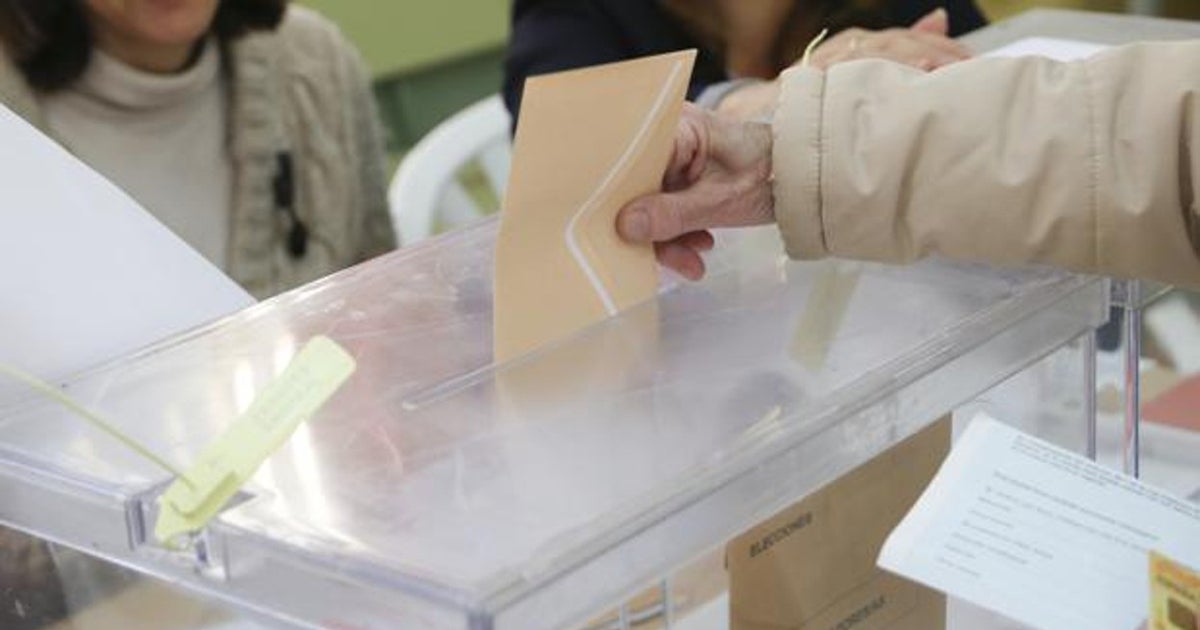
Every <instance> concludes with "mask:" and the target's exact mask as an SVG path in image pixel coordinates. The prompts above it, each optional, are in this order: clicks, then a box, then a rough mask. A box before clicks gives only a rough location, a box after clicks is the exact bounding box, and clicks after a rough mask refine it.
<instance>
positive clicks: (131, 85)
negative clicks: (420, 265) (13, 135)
mask: <svg viewBox="0 0 1200 630" xmlns="http://www.w3.org/2000/svg"><path fill="white" fill-rule="evenodd" d="M0 44H2V46H0V53H2V54H0V103H3V104H4V105H6V106H7V107H9V108H10V109H12V110H14V111H16V112H17V113H18V114H19V115H21V116H22V117H24V118H25V119H26V120H28V121H29V122H30V123H32V124H33V125H35V126H37V127H39V128H40V129H41V130H43V131H44V132H46V133H47V134H49V135H50V136H52V137H54V138H55V139H57V140H58V141H59V142H61V143H62V144H63V145H64V146H66V147H67V148H68V149H69V150H70V151H72V152H73V153H75V155H77V156H78V157H79V158H80V159H82V160H83V161H84V162H86V163H88V164H89V165H90V166H92V167H93V168H94V169H96V170H97V171H99V172H100V173H101V174H103V175H105V176H106V177H108V178H109V179H110V180H112V181H113V182H114V183H116V184H117V185H118V186H120V187H121V188H123V189H124V190H125V191H126V192H128V193H129V194H130V195H131V196H132V197H133V198H134V199H136V200H137V201H138V202H140V203H141V205H142V206H144V207H145V208H146V209H147V210H148V211H149V212H150V213H151V214H153V215H155V216H156V217H157V218H158V219H159V220H160V221H161V222H162V223H164V224H165V225H167V226H168V227H169V228H171V229H172V230H173V231H175V233H176V234H178V235H179V236H180V237H181V238H183V240H185V241H187V242H188V243H189V244H190V245H191V246H192V247H193V248H195V249H196V250H197V251H199V252H200V253H201V254H203V255H204V256H205V257H207V258H208V259H209V260H210V261H212V262H213V263H214V264H216V265H217V266H218V267H220V268H222V269H224V270H225V271H226V272H227V273H228V274H229V275H230V276H231V277H232V278H233V279H234V280H236V281H237V282H239V283H240V284H241V285H242V286H243V287H245V288H246V289H247V290H248V291H250V292H251V293H253V294H254V295H256V296H257V297H260V298H262V297H267V296H270V295H273V294H275V293H278V292H280V291H283V290H286V289H289V288H292V287H295V286H298V285H300V284H303V283H306V282H308V281H311V280H315V279H317V278H320V277H322V276H325V275H327V274H329V273H331V272H334V271H337V270H339V269H342V268H344V267H347V266H350V265H353V264H355V263H357V262H360V261H362V260H365V259H367V258H370V257H371V256H374V255H376V254H379V253H382V252H384V251H387V250H389V249H391V248H392V247H393V246H394V235H393V233H392V226H391V223H390V220H389V218H388V212H387V199H386V182H385V173H384V168H385V167H384V158H383V140H382V131H381V127H380V125H379V123H378V116H377V113H376V111H375V108H374V101H373V100H372V95H371V91H370V87H369V83H368V80H367V75H366V73H365V71H364V69H363V64H362V62H361V60H360V58H359V56H358V54H357V52H356V51H355V50H354V49H353V48H352V47H351V45H350V44H348V43H347V42H346V40H345V39H344V38H343V37H342V35H341V33H340V32H339V31H338V30H337V29H336V28H335V27H334V26H333V25H331V24H330V23H329V22H327V21H326V20H324V19H323V18H321V17H319V16H318V15H317V14H315V13H313V12H312V11H309V10H306V9H302V8H299V7H290V8H289V7H288V3H287V2H286V0H176V1H173V2H161V1H156V0H0Z"/></svg>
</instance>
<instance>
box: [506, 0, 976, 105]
mask: <svg viewBox="0 0 1200 630" xmlns="http://www.w3.org/2000/svg"><path fill="white" fill-rule="evenodd" d="M943 4H944V5H945V7H944V9H942V8H940V7H941V6H942V5H943ZM512 16H513V17H512V36H511V38H510V40H509V48H508V56H507V59H506V62H505V79H504V98H505V103H506V104H507V105H508V108H509V111H510V112H512V113H513V116H514V119H515V118H516V114H517V111H518V109H519V108H520V98H521V90H522V89H523V88H524V84H525V79H526V78H528V77H530V76H533V75H537V74H544V73H547V72H555V71H558V70H566V69H570V68H579V67H583V66H590V65H595V64H600V63H608V62H613V61H621V60H625V59H632V58H635V57H642V56H646V55H654V54H659V53H664V52H669V51H673V50H681V49H685V48H697V49H699V55H698V56H697V58H696V65H695V69H694V70H693V72H692V77H691V82H690V84H689V85H688V99H689V100H692V101H696V102H697V103H698V104H700V105H702V106H705V107H708V108H711V109H718V110H723V111H725V112H727V113H732V114H735V115H740V116H742V117H747V118H748V117H755V116H760V115H762V114H763V113H764V111H763V110H764V109H767V108H769V106H770V105H771V104H773V103H774V100H775V96H776V94H777V90H778V86H777V85H776V84H775V82H774V79H775V78H776V77H777V76H778V74H779V73H780V72H782V71H783V70H784V69H786V68H788V67H789V66H791V65H792V64H793V63H795V62H796V61H797V60H798V59H799V58H800V55H801V54H802V53H803V51H804V48H805V46H806V45H807V44H808V43H809V42H810V41H812V40H813V39H814V38H815V37H816V36H817V35H818V33H820V32H821V30H822V29H825V28H828V29H829V32H830V34H831V35H832V36H831V37H830V38H828V39H827V40H826V41H825V42H824V43H823V44H821V45H820V46H818V47H817V48H816V50H815V51H814V54H813V58H812V63H813V65H815V66H816V67H820V68H824V67H827V66H829V65H831V64H833V63H837V62H840V61H847V60H850V59H858V58H870V57H878V58H884V59H891V60H892V61H899V62H901V63H906V64H908V65H913V66H917V67H920V68H923V69H926V70H930V69H933V68H936V67H940V66H942V65H945V64H948V63H953V62H954V61H958V60H961V59H965V58H967V57H968V56H970V55H969V52H968V51H967V50H966V49H965V48H963V47H962V46H960V45H958V44H957V43H956V42H954V41H953V40H952V39H950V38H951V37H954V36H957V35H960V34H962V33H965V32H967V31H971V30H974V29H976V28H979V27H981V26H983V25H984V24H985V23H986V21H985V19H984V17H983V13H982V12H980V10H979V8H978V7H977V6H976V5H975V3H974V0H946V1H945V2H944V3H943V2H939V1H938V0H516V2H515V4H514V5H513V14H512Z"/></svg>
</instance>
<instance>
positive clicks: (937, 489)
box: [879, 416, 1200, 630]
mask: <svg viewBox="0 0 1200 630" xmlns="http://www.w3.org/2000/svg"><path fill="white" fill-rule="evenodd" d="M1151 550H1154V551H1158V552H1161V553H1164V554H1166V555H1167V556H1169V557H1171V558H1174V559H1175V560H1177V561H1179V562H1182V563H1184V564H1188V565H1191V566H1200V506H1197V505H1196V504H1194V503H1189V502H1187V501H1184V500H1182V499H1177V498H1175V497H1173V496H1170V495H1168V494H1166V493H1164V492H1161V491H1159V490H1157V489H1155V488H1152V487H1150V486H1147V485H1145V484H1142V483H1140V482H1138V481H1137V480H1135V479H1132V478H1130V477H1126V476H1125V475H1122V474H1120V473H1118V472H1115V471H1112V470H1109V469H1107V468H1104V467H1102V466H1099V465H1097V464H1095V463H1094V462H1092V461H1090V460H1088V459H1086V458H1084V457H1081V456H1079V455H1076V454H1074V453H1071V452H1069V451H1066V450H1064V449H1061V448H1058V447H1056V446H1054V445H1052V444H1049V443H1047V442H1044V441H1042V440H1039V439H1037V438H1034V437H1032V436H1029V435H1026V434H1024V433H1021V432H1020V431H1018V430H1016V429H1014V428H1012V427H1009V426H1007V425H1004V424H1001V423H999V422H997V421H995V420H992V419H991V418H987V417H986V416H979V417H977V418H976V419H975V420H974V421H973V422H972V423H971V426H970V427H969V428H968V429H967V431H966V433H965V434H964V435H963V436H962V438H961V439H960V440H959V442H958V444H957V445H956V446H955V448H954V449H953V450H952V451H951V452H950V456H949V457H948V458H947V459H946V461H945V463H944V464H943V465H942V468H941V470H940V471H939V472H938V474H937V476H936V477H935V478H934V480H933V482H932V483H931V484H930V485H929V487H928V488H927V489H926V490H925V493H924V494H923V495H922V496H921V498H920V499H919V500H918V501H917V503H916V505H915V506H913V509H912V510H911V511H910V512H909V513H908V515H907V516H906V517H905V518H904V520H903V521H901V523H900V525H899V526H898V527H896V529H895V530H894V531H893V532H892V534H891V536H890V537H889V538H888V540H887V542H886V543H885V544H884V547H883V550H882V551H881V552H880V555H879V566H880V567H882V568H884V569H886V570H888V571H892V572H893V573H897V574H899V575H902V576H904V577H907V578H909V579H911V580H915V581H917V582H920V583H922V584H925V585H927V586H930V587H932V588H935V589H938V590H941V591H944V592H946V593H947V594H949V595H953V596H955V597H958V598H961V599H964V600H966V601H969V602H972V603H974V604H977V605H979V606H983V607H984V608H988V609H991V610H993V611H995V612H998V613H1000V614H1002V615H1005V616H1007V617H1010V618H1012V619H1015V620H1017V621H1019V622H1022V623H1025V624H1028V625H1030V626H1033V627H1035V628H1042V629H1044V630H1135V629H1136V628H1138V626H1139V625H1140V624H1141V623H1142V622H1143V621H1144V620H1145V618H1146V614H1147V609H1148V601H1149V597H1150V595H1149V556H1148V554H1149V552H1150V551H1151Z"/></svg>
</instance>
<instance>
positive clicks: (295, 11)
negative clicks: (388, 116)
mask: <svg viewBox="0 0 1200 630" xmlns="http://www.w3.org/2000/svg"><path fill="white" fill-rule="evenodd" d="M224 52H225V54H224V55H223V57H224V60H225V68H224V71H225V72H226V78H227V80H228V81H229V86H230V90H229V93H230V103H229V108H230V109H229V117H228V120H229V121H230V122H229V126H230V128H229V137H228V139H227V142H228V145H227V146H228V152H229V159H230V160H231V161H232V163H233V171H234V183H233V198H232V211H231V218H230V235H229V238H230V240H229V247H228V254H227V256H228V258H227V261H226V271H227V273H229V275H230V276H231V277H232V278H233V279H234V280H235V281H237V282H238V283H240V284H241V285H242V286H243V287H245V288H246V290H248V291H249V292H250V293H252V294H253V295H255V296H256V297H259V298H265V297H268V296H271V295H274V294H276V293H278V292H281V291H285V290H287V289H290V288H293V287H296V286H299V285H301V284H304V283H307V282H309V281H311V280H315V279H317V278H320V277H323V276H325V275H328V274H330V273H332V272H334V271H337V270H339V269H342V268H344V267H348V266H350V265H353V264H355V263H358V262H361V261H363V260H365V259H367V258H370V257H372V256H375V255H377V254H380V253H383V252H385V251H388V250H390V249H392V248H393V247H395V244H396V243H395V236H394V233H393V231H392V224H391V220H390V218H389V214H388V207H387V195H386V173H385V162H384V157H383V132H382V128H381V126H380V124H379V116H378V112H377V111H376V107H375V102H374V99H373V98H372V94H371V90H370V84H369V81H368V78H367V74H366V71H365V69H364V65H363V62H362V60H361V58H360V57H359V55H358V53H357V52H356V51H355V49H354V48H353V46H351V45H350V44H349V43H348V42H347V41H346V40H345V38H344V37H343V36H342V34H341V32H340V31H338V29H337V28H336V27H335V26H333V25H332V24H331V23H330V22H328V21H327V20H325V19H324V18H322V17H320V16H319V15H317V14H316V13H314V12H313V11H310V10H308V9H304V8H302V7H297V6H291V7H290V8H289V9H288V11H287V14H286V16H285V17H284V20H283V22H282V23H281V24H280V26H279V27H278V28H277V29H275V30H274V31H270V32H256V33H253V34H250V35H246V36H244V37H241V38H239V39H236V40H234V41H232V42H230V43H229V44H228V45H227V47H226V49H225V51H224ZM0 103H3V104H4V105H5V106H7V107H8V108H9V109H12V110H13V111H14V112H16V113H17V114H19V115H20V116H21V117H23V118H24V119H26V120H27V121H29V122H30V123H31V124H33V125H34V126H36V127H38V128H39V129H41V130H42V131H43V132H46V133H47V134H49V135H53V134H52V133H50V130H49V129H48V128H47V125H46V120H45V117H44V115H43V113H42V111H41V109H40V107H39V105H38V99H37V95H36V94H35V93H34V92H33V91H32V89H31V88H30V86H29V85H28V83H26V81H25V79H24V77H23V75H22V74H21V73H20V71H19V70H18V69H17V68H16V66H15V65H14V64H13V63H12V60H11V59H9V58H7V57H5V56H4V55H3V54H0ZM68 149H69V147H68ZM282 153H288V154H290V155H291V156H292V162H293V164H294V165H295V166H294V181H293V184H294V208H295V211H296V213H297V215H298V216H299V217H300V220H301V221H302V222H303V223H304V224H305V226H306V227H307V229H308V232H309V238H308V243H307V248H306V251H305V252H304V254H303V255H302V256H296V255H294V254H293V253H292V252H290V251H289V248H288V236H289V233H290V231H291V222H290V220H289V218H288V217H287V216H286V213H285V212H284V211H283V210H282V209H281V208H280V207H279V204H278V200H277V198H276V194H275V188H274V180H275V177H276V175H277V173H278V170H279V157H278V156H279V155H280V154H282Z"/></svg>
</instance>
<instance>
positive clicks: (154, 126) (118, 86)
mask: <svg viewBox="0 0 1200 630" xmlns="http://www.w3.org/2000/svg"><path fill="white" fill-rule="evenodd" d="M0 103H2V104H3V105H5V106H7V107H8V108H9V109H11V110H13V111H15V112H16V113H17V114H19V115H20V116H22V117H23V118H24V119H25V120H27V121H29V122H30V123H31V124H33V125H34V126H36V127H38V128H39V129H41V130H42V131H43V132H45V133H47V134H48V135H50V136H51V137H53V138H55V139H56V140H58V141H59V142H61V143H62V144H63V145H64V146H65V147H66V148H67V149H68V150H70V151H71V152H73V153H74V154H75V155H76V156H78V157H79V158H80V159H82V160H83V161H84V162H86V163H87V164H89V165H90V166H91V167H92V168H94V169H95V170H97V171H99V172H100V173H101V174H103V175H105V176H106V177H108V178H109V179H110V180H112V181H113V182H114V183H115V184H117V185H118V186H119V187H121V188H122V189H124V190H125V191H126V192H127V193H129V194H130V196H132V197H133V198H134V199H136V200H137V201H138V202H140V203H141V205H142V206H143V207H145V208H146V210H148V211H149V212H150V213H151V214H153V215H154V216H155V217H157V218H158V219H159V220H160V221H161V222H162V223H164V224H165V225H167V226H168V227H169V228H171V229H172V230H173V231H174V232H175V233H176V234H178V235H179V236H180V237H181V238H182V239H183V240H184V241H186V242H187V243H188V244H190V245H191V246H192V247H193V248H195V249H196V250H197V251H199V252H200V253H201V254H202V255H204V256H205V257H207V258H208V259H209V260H210V261H212V262H213V263H214V264H215V265H216V266H218V267H220V268H222V269H223V270H224V271H225V272H226V273H227V274H228V275H230V276H231V277H232V278H233V279H234V280H236V281H237V282H238V283H240V284H241V285H242V286H243V287H245V288H246V289H247V290H248V291H249V292H250V293H252V294H254V295H255V296H257V297H260V298H265V297H268V296H271V295H274V294H276V293H278V292H280V291H284V290H287V289H290V288H292V287H295V286H298V285H300V284H304V283H306V282H308V281H311V280H315V279H317V278H320V277H322V276H325V275H328V274H329V273H332V272H334V271H337V270H339V269H342V268H344V267H347V266H350V265H353V264H355V263H357V262H360V261H362V260H365V259H367V258H370V257H372V256H374V255H376V254H380V253H383V252H385V251H388V250H389V249H391V248H392V247H394V245H395V237H394V235H393V232H392V225H391V221H390V219H389V215H388V209H387V197H386V181H385V170H384V169H385V164H384V157H383V134H382V129H381V127H380V125H379V122H378V116H377V113H376V111H375V106H374V100H373V98H372V93H371V90H370V86H369V83H368V79H367V74H366V72H365V71H364V68H363V64H362V61H361V59H360V58H359V56H358V54H357V52H356V51H355V50H354V49H353V47H351V45H350V44H349V43H348V42H347V41H346V40H345V39H344V38H343V36H342V35H341V33H340V32H339V31H338V30H337V29H336V28H335V27H334V26H333V25H332V24H330V23H329V22H327V21H326V20H324V19H323V18H321V17H319V16H318V15H317V14H315V13H313V12H312V11H309V10H306V9H302V8H299V7H289V6H288V3H287V2H286V0H172V1H167V2H164V1H161V0H0ZM28 211H31V212H32V211H36V209H35V208H30V209H28ZM63 229H71V226H63ZM64 555H65V556H66V557H68V564H77V562H76V559H75V558H74V557H73V555H72V554H63V553H55V556H58V559H59V560H61V559H62V557H63V556H64ZM56 564H58V563H56V562H55V561H54V559H53V558H52V556H51V554H50V551H49V548H48V547H47V546H46V545H45V544H43V543H40V542H38V541H36V540H35V539H33V538H30V537H27V536H25V535H23V534H20V533H17V532H14V531H11V530H6V529H4V528H3V527H0V627H3V628H6V629H17V630H19V629H21V628H36V627H41V625H43V624H44V623H46V622H47V621H50V620H54V619H57V618H60V617H62V616H64V615H65V614H66V613H67V612H68V610H67V609H68V605H67V604H68V601H67V600H68V597H67V596H70V595H72V593H69V592H64V590H63V589H62V588H60V587H59V586H58V583H57V579H56V575H55V574H56V570H55V566H56ZM59 566H60V567H61V566H62V565H61V564H59ZM94 572H95V573H97V574H98V575H100V576H101V578H102V579H103V581H106V582H120V578H119V576H115V575H108V574H106V573H105V572H104V571H100V570H96V571H94ZM106 576H107V577H106ZM114 586H115V584H114ZM71 588H72V589H75V588H76V587H74V586H72V587H71Z"/></svg>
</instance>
